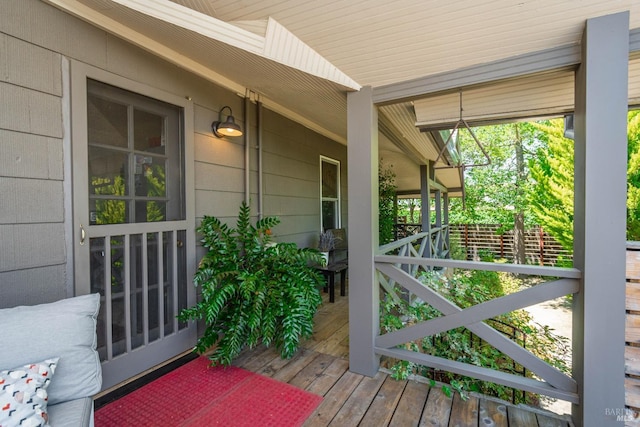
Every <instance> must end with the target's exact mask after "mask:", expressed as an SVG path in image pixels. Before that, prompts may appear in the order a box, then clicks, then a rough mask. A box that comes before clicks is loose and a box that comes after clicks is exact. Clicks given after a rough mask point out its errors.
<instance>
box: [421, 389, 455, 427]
mask: <svg viewBox="0 0 640 427" xmlns="http://www.w3.org/2000/svg"><path fill="white" fill-rule="evenodd" d="M452 403H453V399H452V398H451V397H448V396H447V395H446V394H444V391H442V389H441V388H438V387H431V388H430V389H429V396H428V397H427V403H426V405H425V406H424V411H423V412H422V418H421V420H420V426H424V427H426V426H429V427H446V426H448V425H449V416H450V415H451V405H452Z"/></svg>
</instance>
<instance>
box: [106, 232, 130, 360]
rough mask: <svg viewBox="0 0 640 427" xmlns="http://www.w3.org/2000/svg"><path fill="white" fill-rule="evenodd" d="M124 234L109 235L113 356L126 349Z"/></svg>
mask: <svg viewBox="0 0 640 427" xmlns="http://www.w3.org/2000/svg"><path fill="white" fill-rule="evenodd" d="M126 262H127V261H126V260H125V258H124V236H112V237H111V284H110V285H111V334H112V338H111V342H112V343H113V356H114V357H115V356H117V355H119V354H123V353H124V352H126V351H127V346H126V337H127V336H126V323H125V322H126V313H125V305H124V281H125V263H126Z"/></svg>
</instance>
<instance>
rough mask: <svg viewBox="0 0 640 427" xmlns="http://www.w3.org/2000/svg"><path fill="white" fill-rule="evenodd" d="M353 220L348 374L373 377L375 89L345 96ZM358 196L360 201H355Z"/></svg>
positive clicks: (375, 307) (376, 291)
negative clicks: (349, 372) (373, 97)
mask: <svg viewBox="0 0 640 427" xmlns="http://www.w3.org/2000/svg"><path fill="white" fill-rule="evenodd" d="M347 138H348V141H349V143H348V144H347V155H348V169H349V174H348V183H349V194H351V195H352V197H349V204H348V206H349V217H350V218H357V221H350V223H349V270H350V271H349V369H350V370H351V371H352V372H355V373H358V374H362V375H367V376H371V377H373V376H375V375H376V373H377V372H378V368H379V365H380V360H379V359H380V357H379V356H378V355H376V354H375V352H374V350H373V346H374V340H375V337H376V336H377V335H378V333H379V330H380V327H379V325H380V321H379V310H380V300H379V297H380V296H379V290H380V286H379V285H378V281H377V280H376V272H375V267H374V262H373V257H374V253H375V251H376V250H377V248H378V245H379V243H378V111H377V108H376V107H375V106H374V105H373V101H372V89H371V87H368V86H367V87H363V88H362V89H360V90H359V91H358V92H350V93H349V94H348V95H347ZM355 195H357V196H355Z"/></svg>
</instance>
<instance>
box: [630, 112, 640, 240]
mask: <svg viewBox="0 0 640 427" xmlns="http://www.w3.org/2000/svg"><path fill="white" fill-rule="evenodd" d="M628 123H629V124H628V128H627V129H628V130H627V142H628V145H627V151H628V157H629V163H628V166H627V239H628V240H640V110H635V111H631V112H629V119H628Z"/></svg>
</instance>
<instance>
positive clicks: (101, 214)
mask: <svg viewBox="0 0 640 427" xmlns="http://www.w3.org/2000/svg"><path fill="white" fill-rule="evenodd" d="M89 209H90V215H89V220H90V223H91V225H100V224H124V223H126V222H127V218H128V216H129V213H128V209H127V203H126V202H125V201H124V200H113V199H99V200H90V201H89Z"/></svg>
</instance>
